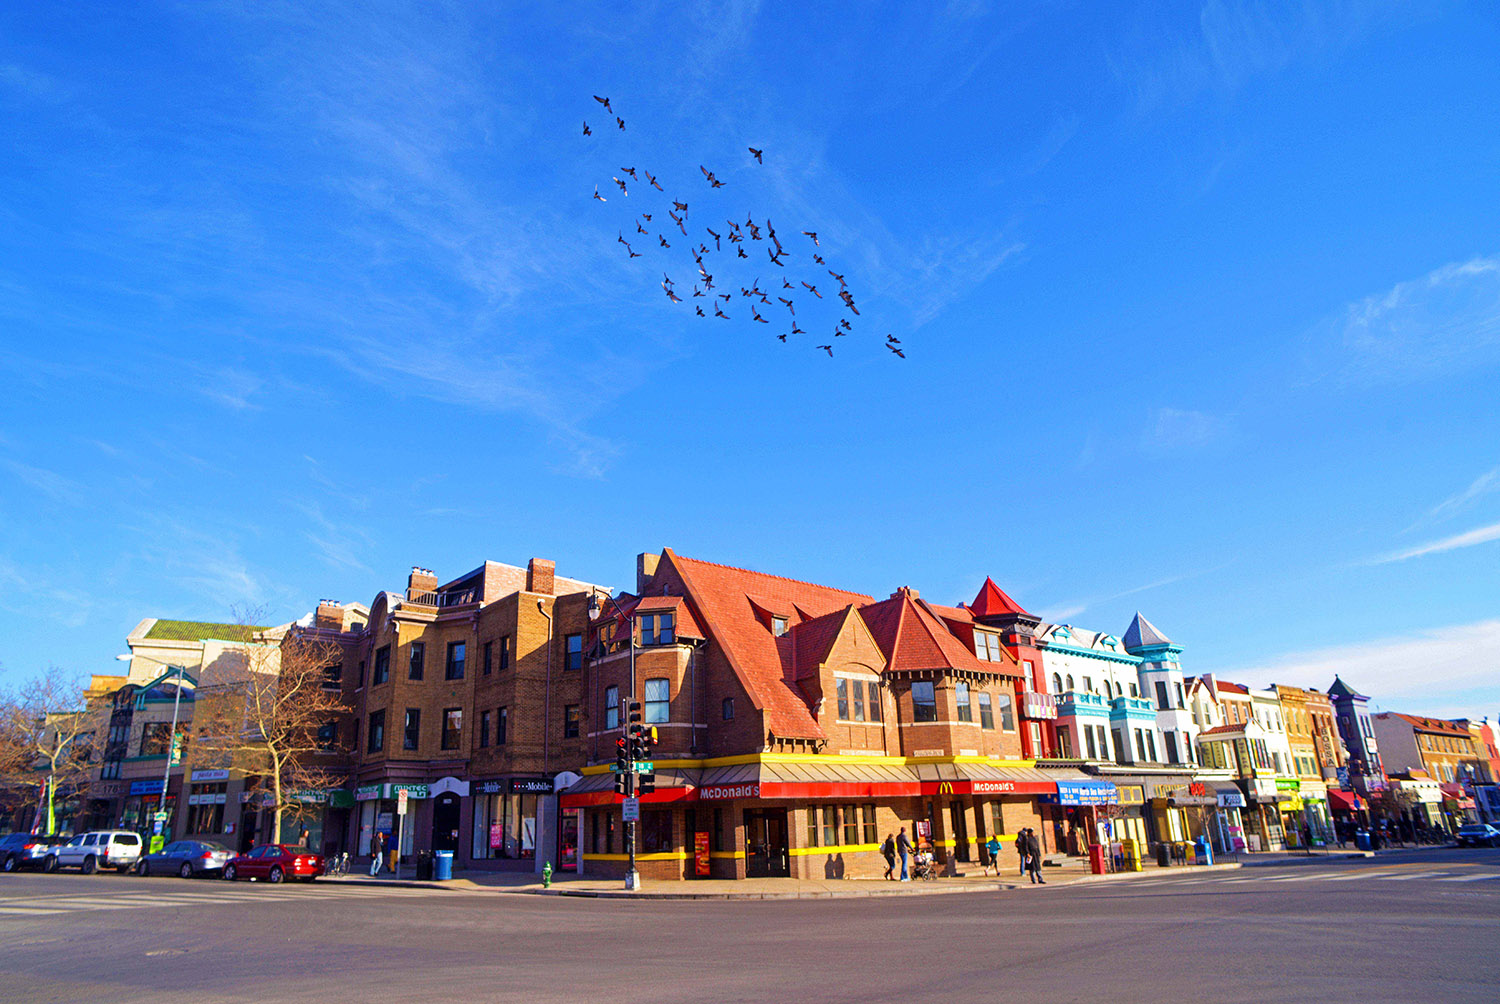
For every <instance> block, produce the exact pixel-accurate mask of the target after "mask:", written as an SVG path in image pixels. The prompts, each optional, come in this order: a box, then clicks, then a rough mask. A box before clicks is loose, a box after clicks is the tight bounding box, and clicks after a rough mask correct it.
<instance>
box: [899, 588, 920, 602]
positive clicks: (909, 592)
mask: <svg viewBox="0 0 1500 1004" xmlns="http://www.w3.org/2000/svg"><path fill="white" fill-rule="evenodd" d="M902 596H910V597H911V598H912V599H914V600H915V599H920V598H921V596H922V594H921V593H919V592H917V591H916V590H915V589H913V588H912V587H911V586H902V587H901V588H900V589H898V590H896V591H895V592H894V593H892V594H891V599H893V600H898V599H900V598H901V597H902Z"/></svg>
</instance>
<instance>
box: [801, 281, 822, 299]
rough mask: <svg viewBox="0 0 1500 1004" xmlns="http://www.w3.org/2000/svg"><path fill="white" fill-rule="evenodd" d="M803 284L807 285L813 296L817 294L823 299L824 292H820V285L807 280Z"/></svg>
mask: <svg viewBox="0 0 1500 1004" xmlns="http://www.w3.org/2000/svg"><path fill="white" fill-rule="evenodd" d="M802 285H804V286H806V287H807V291H808V292H809V293H811V294H812V295H813V296H816V297H817V298H818V299H820V300H821V299H823V294H822V293H819V292H818V287H817V286H814V285H812V284H810V283H806V282H804V283H803V284H802Z"/></svg>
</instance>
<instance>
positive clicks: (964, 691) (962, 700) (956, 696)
mask: <svg viewBox="0 0 1500 1004" xmlns="http://www.w3.org/2000/svg"><path fill="white" fill-rule="evenodd" d="M953 700H954V702H955V703H956V704H957V705H958V720H959V721H961V722H972V721H973V720H974V709H973V708H972V707H971V706H970V704H969V685H968V684H967V683H955V684H954V685H953Z"/></svg>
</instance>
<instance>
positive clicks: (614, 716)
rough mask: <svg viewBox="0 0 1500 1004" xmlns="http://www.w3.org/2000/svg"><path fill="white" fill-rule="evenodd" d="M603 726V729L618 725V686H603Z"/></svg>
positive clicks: (617, 726)
mask: <svg viewBox="0 0 1500 1004" xmlns="http://www.w3.org/2000/svg"><path fill="white" fill-rule="evenodd" d="M604 727H605V729H617V728H619V727H620V688H619V687H615V686H609V687H605V688H604Z"/></svg>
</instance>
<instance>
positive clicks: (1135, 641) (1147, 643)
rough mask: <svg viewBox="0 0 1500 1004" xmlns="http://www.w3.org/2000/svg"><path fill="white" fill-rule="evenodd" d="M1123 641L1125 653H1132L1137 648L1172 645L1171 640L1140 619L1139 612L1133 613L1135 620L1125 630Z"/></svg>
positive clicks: (1154, 626) (1146, 621) (1142, 618)
mask: <svg viewBox="0 0 1500 1004" xmlns="http://www.w3.org/2000/svg"><path fill="white" fill-rule="evenodd" d="M1124 641H1125V651H1127V652H1134V651H1135V650H1136V649H1138V648H1151V647H1153V646H1156V645H1170V644H1172V639H1170V638H1168V637H1167V636H1166V635H1164V634H1162V633H1161V632H1160V631H1158V630H1156V625H1154V624H1152V623H1151V622H1150V621H1148V620H1147V619H1146V618H1144V617H1142V616H1141V612H1140V611H1139V610H1137V611H1136V612H1135V620H1133V621H1131V622H1130V627H1128V628H1126V629H1125V639H1124Z"/></svg>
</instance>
